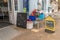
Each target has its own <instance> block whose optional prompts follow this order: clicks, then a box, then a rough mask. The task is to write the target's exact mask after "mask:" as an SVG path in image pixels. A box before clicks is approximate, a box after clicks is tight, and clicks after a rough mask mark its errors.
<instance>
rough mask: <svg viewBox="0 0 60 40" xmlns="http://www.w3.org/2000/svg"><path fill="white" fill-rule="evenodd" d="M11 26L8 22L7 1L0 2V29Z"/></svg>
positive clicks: (0, 0) (1, 0)
mask: <svg viewBox="0 0 60 40" xmlns="http://www.w3.org/2000/svg"><path fill="white" fill-rule="evenodd" d="M9 25H12V24H11V23H10V22H9V13H8V1H7V0H0V28H4V27H7V26H9Z"/></svg>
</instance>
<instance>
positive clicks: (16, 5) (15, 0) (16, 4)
mask: <svg viewBox="0 0 60 40" xmlns="http://www.w3.org/2000/svg"><path fill="white" fill-rule="evenodd" d="M14 4H15V10H16V11H17V10H18V1H17V0H14Z"/></svg>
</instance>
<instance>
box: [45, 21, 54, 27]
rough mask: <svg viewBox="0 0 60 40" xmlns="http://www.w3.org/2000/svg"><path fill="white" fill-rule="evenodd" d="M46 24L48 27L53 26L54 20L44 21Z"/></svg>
mask: <svg viewBox="0 0 60 40" xmlns="http://www.w3.org/2000/svg"><path fill="white" fill-rule="evenodd" d="M46 26H47V27H48V28H54V22H53V21H48V20H47V21H46Z"/></svg>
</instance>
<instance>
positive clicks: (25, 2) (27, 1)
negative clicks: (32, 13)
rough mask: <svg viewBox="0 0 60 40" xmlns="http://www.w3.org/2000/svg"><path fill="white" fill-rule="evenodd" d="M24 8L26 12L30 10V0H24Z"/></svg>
mask: <svg viewBox="0 0 60 40" xmlns="http://www.w3.org/2000/svg"><path fill="white" fill-rule="evenodd" d="M23 9H24V11H26V12H29V0H23Z"/></svg>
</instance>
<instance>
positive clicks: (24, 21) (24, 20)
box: [17, 13, 27, 28]
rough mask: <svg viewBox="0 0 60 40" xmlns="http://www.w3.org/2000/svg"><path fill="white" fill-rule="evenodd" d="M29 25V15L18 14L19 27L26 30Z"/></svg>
mask: <svg viewBox="0 0 60 40" xmlns="http://www.w3.org/2000/svg"><path fill="white" fill-rule="evenodd" d="M26 24H27V13H18V14H17V26H18V27H22V28H26V26H27V25H26Z"/></svg>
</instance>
